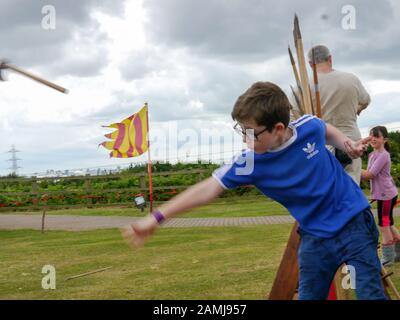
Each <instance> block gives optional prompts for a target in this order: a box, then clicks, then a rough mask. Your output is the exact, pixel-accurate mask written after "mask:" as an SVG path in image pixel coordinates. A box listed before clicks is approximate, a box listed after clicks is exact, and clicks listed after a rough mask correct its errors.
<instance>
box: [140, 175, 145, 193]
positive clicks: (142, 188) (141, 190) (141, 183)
mask: <svg viewBox="0 0 400 320" xmlns="http://www.w3.org/2000/svg"><path fill="white" fill-rule="evenodd" d="M139 188H140V192H141V193H144V192H145V189H146V178H145V176H140V177H139Z"/></svg>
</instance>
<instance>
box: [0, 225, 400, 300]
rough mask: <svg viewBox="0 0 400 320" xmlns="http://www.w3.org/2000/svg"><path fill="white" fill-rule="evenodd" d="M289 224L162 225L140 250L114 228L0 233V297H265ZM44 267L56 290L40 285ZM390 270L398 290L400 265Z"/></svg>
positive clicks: (284, 244) (286, 236) (288, 230)
mask: <svg viewBox="0 0 400 320" xmlns="http://www.w3.org/2000/svg"><path fill="white" fill-rule="evenodd" d="M291 227H292V225H291V224H283V225H261V226H260V225H258V226H236V227H213V228H182V229H174V228H170V229H168V228H165V229H160V230H159V231H158V233H157V234H156V235H155V236H154V237H153V238H152V239H151V240H150V241H149V242H148V243H147V244H146V246H145V248H142V249H140V250H138V251H131V250H130V249H129V248H128V247H127V246H126V245H125V243H124V242H123V241H122V240H121V238H120V235H119V232H118V230H116V229H103V230H96V231H84V232H63V231H49V232H46V233H45V234H41V233H40V232H38V231H32V230H17V231H0V243H1V248H0V299H162V300H163V299H195V300H197V299H264V298H265V297H266V295H267V293H268V292H269V291H270V289H271V286H272V282H273V280H274V277H275V273H276V271H277V268H278V266H279V262H280V259H281V256H282V253H283V250H284V248H285V246H286V241H287V238H288V235H289V232H290V230H291ZM48 264H49V265H53V266H54V267H55V268H56V272H57V278H56V279H57V282H56V284H57V288H56V290H44V289H42V287H41V281H42V277H43V276H44V274H42V273H41V270H42V267H43V266H44V265H48ZM109 266H111V267H112V268H111V269H109V270H107V271H104V272H101V273H97V274H92V275H88V276H85V277H81V278H77V279H72V280H68V281H67V280H66V278H67V277H70V276H73V275H78V274H81V273H85V272H89V271H93V270H96V269H100V268H104V267H109ZM389 271H394V276H392V280H393V281H394V283H395V285H396V286H397V287H398V288H400V265H399V264H395V265H394V267H391V268H389Z"/></svg>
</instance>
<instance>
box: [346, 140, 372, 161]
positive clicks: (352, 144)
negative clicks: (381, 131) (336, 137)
mask: <svg viewBox="0 0 400 320" xmlns="http://www.w3.org/2000/svg"><path fill="white" fill-rule="evenodd" d="M370 140H371V137H367V138H364V139H361V140H358V141H353V140H350V139H349V140H346V141H345V142H344V146H345V148H346V153H347V154H348V155H349V157H350V158H352V159H357V158H359V157H361V156H362V154H363V153H364V152H365V150H367V146H368V143H369V141H370Z"/></svg>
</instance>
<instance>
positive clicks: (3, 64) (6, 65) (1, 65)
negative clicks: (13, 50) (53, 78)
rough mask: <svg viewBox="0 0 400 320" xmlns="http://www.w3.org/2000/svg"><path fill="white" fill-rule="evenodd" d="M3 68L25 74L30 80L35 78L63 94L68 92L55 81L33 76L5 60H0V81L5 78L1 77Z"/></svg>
mask: <svg viewBox="0 0 400 320" xmlns="http://www.w3.org/2000/svg"><path fill="white" fill-rule="evenodd" d="M5 69H10V70H12V71H14V72H16V73H19V74H22V75H23V76H25V77H28V78H30V79H32V80H35V81H37V82H40V83H42V84H44V85H46V86H48V87H50V88H53V89H55V90H58V91H60V92H62V93H65V94H67V93H68V90H67V89H65V88H63V87H60V86H59V85H56V84H55V83H52V82H50V81H47V80H45V79H42V78H40V77H38V76H35V75H33V74H32V73H30V72H27V71H25V70H22V69H21V68H18V67H16V66H14V65H12V64H9V63H8V62H7V61H5V60H0V80H1V81H4V80H5V79H4V77H2V75H3V74H2V72H3V70H5Z"/></svg>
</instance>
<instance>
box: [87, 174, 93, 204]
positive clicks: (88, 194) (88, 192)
mask: <svg viewBox="0 0 400 320" xmlns="http://www.w3.org/2000/svg"><path fill="white" fill-rule="evenodd" d="M88 176H90V174H87V175H86V179H85V192H86V196H87V198H86V206H87V207H88V208H93V202H92V198H90V196H91V193H92V184H91V181H90V179H89V178H88Z"/></svg>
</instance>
